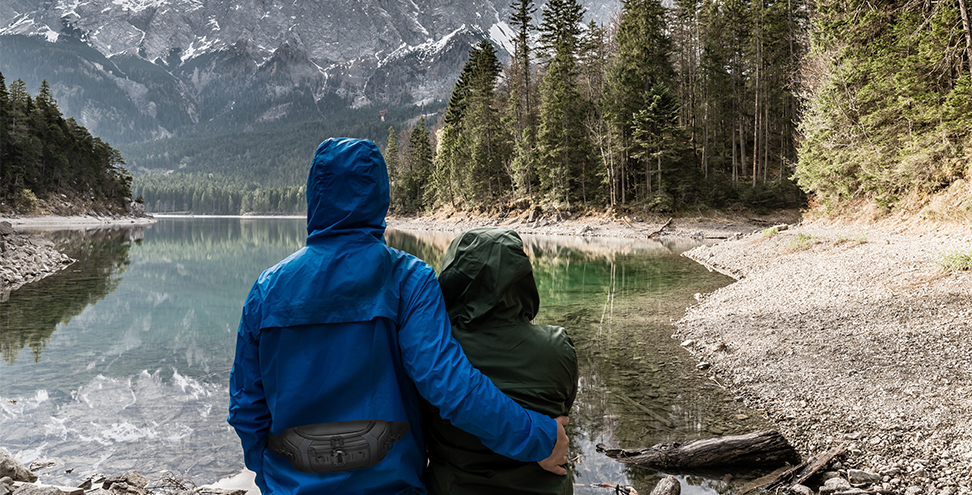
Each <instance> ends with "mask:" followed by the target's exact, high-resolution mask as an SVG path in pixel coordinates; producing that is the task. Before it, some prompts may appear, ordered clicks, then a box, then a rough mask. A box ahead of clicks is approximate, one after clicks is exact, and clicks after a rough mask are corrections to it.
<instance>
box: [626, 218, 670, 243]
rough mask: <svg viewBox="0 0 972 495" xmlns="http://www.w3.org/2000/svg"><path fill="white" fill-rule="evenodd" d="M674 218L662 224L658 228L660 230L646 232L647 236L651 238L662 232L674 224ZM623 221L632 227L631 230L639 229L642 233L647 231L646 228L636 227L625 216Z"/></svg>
mask: <svg viewBox="0 0 972 495" xmlns="http://www.w3.org/2000/svg"><path fill="white" fill-rule="evenodd" d="M672 220H674V218H669V219H668V221H667V222H665V225H662V226H661V228H660V229H658V230H656V231H654V232H651V233H646V234H645V238H647V239H651V238H654V237H656V236H658V235H659V234H661V233H662V232H663V231H664V230H665V229H667V228H668V227H669V226H670V225H671V224H672ZM621 221H622V222H624V224H625V225H627V226H628V227H631V230H637V231H638V232H642V233H644V232H645V230H644V229H639V228H637V227H635V226H634V225H631V223H630V222H628V221H627V220H625V219H624V218H622V219H621Z"/></svg>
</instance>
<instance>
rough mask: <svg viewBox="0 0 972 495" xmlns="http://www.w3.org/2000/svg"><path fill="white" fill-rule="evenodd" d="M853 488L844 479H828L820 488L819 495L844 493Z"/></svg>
mask: <svg viewBox="0 0 972 495" xmlns="http://www.w3.org/2000/svg"><path fill="white" fill-rule="evenodd" d="M851 488H853V487H852V486H851V484H850V483H848V482H847V480H845V479H844V478H830V479H829V480H827V481H826V483H824V485H823V486H821V487H820V495H828V494H830V493H836V492H845V491H848V490H850V489H851Z"/></svg>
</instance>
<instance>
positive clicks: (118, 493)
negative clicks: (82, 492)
mask: <svg viewBox="0 0 972 495" xmlns="http://www.w3.org/2000/svg"><path fill="white" fill-rule="evenodd" d="M147 485H148V478H146V477H145V475H143V474H142V473H140V472H138V471H129V472H127V473H125V474H123V475H121V476H112V477H109V478H107V479H105V481H104V483H102V485H101V487H102V488H104V489H106V490H110V491H111V493H112V494H113V495H147V494H148V490H146V489H145V487H146V486H147Z"/></svg>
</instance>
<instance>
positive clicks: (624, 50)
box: [606, 0, 673, 202]
mask: <svg viewBox="0 0 972 495" xmlns="http://www.w3.org/2000/svg"><path fill="white" fill-rule="evenodd" d="M665 26H666V12H665V9H664V7H662V5H661V2H660V1H659V0H623V1H622V3H621V20H620V22H619V24H618V29H617V33H616V35H615V39H616V41H617V45H618V48H617V53H616V55H615V60H614V62H613V64H612V65H611V70H610V72H609V73H608V76H607V77H608V81H609V82H608V88H610V94H609V95H608V99H609V101H608V104H607V109H606V113H607V118H608V120H609V121H610V122H611V126H612V129H613V132H614V135H615V138H614V143H615V145H616V146H618V147H619V151H618V153H617V155H618V161H619V164H620V166H619V168H620V175H621V177H620V180H621V181H622V182H623V183H624V182H628V181H630V180H631V179H634V177H635V174H636V171H635V169H634V167H633V166H632V165H633V164H632V163H629V162H630V157H631V153H632V147H633V145H634V143H633V140H632V135H633V127H632V117H633V116H634V115H635V113H637V112H638V111H640V110H641V109H642V108H644V106H645V104H646V102H645V95H646V94H647V93H648V91H649V90H650V89H651V88H652V87H653V86H655V85H657V84H665V85H668V84H670V82H671V79H672V76H673V69H672V65H671V62H670V61H669V55H670V53H671V40H670V39H669V38H668V37H667V35H666V33H665ZM638 182H639V181H637V180H635V181H634V183H635V184H637V183H638ZM620 189H621V201H622V202H624V201H626V199H627V193H628V190H629V189H632V187H631V185H630V183H629V184H627V185H622V186H621V187H620ZM640 189H641V191H642V192H643V196H642V197H643V198H647V194H648V185H647V184H645V186H644V187H643V188H640Z"/></svg>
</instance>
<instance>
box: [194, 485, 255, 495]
mask: <svg viewBox="0 0 972 495" xmlns="http://www.w3.org/2000/svg"><path fill="white" fill-rule="evenodd" d="M197 493H200V494H204V493H209V494H212V495H246V490H244V489H241V488H237V489H229V488H211V487H202V488H200V489H199V490H197Z"/></svg>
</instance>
